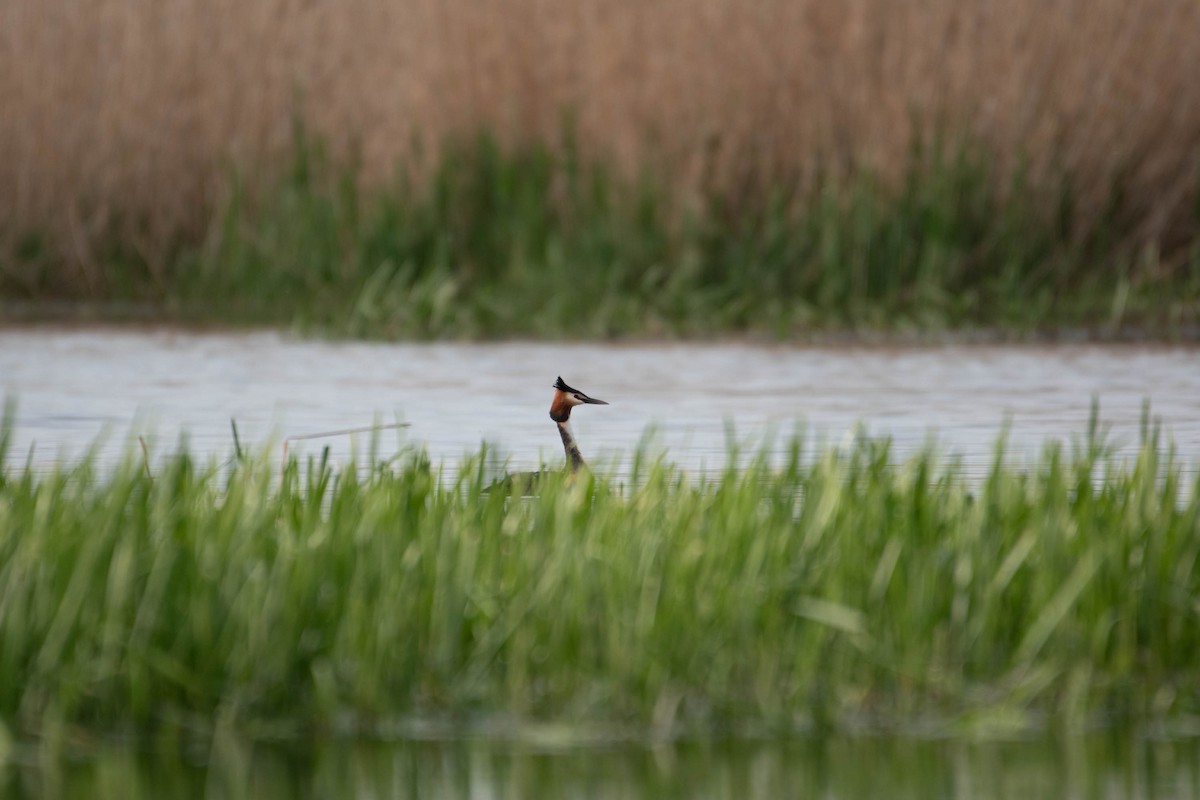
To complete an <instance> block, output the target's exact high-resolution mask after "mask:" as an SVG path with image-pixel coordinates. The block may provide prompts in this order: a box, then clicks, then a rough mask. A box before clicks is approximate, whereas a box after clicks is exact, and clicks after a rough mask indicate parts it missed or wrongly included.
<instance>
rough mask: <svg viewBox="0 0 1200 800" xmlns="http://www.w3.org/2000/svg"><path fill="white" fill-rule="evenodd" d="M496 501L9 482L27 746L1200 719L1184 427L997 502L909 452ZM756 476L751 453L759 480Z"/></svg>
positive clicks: (986, 482) (313, 485) (1007, 477)
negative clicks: (403, 729)
mask: <svg viewBox="0 0 1200 800" xmlns="http://www.w3.org/2000/svg"><path fill="white" fill-rule="evenodd" d="M803 451H804V445H803V443H802V442H801V441H800V440H798V439H796V440H792V441H790V442H788V443H787V448H786V449H785V452H784V455H783V457H782V458H780V456H779V455H778V454H776V455H775V456H774V457H768V455H767V454H765V453H760V454H758V455H757V456H754V457H750V458H749V459H747V458H739V459H738V460H739V461H740V462H741V465H740V466H738V467H731V468H729V469H728V470H727V471H725V472H724V473H723V474H717V475H712V476H708V477H700V476H689V475H686V474H684V473H682V472H681V471H680V470H679V469H678V468H676V467H674V466H672V465H671V464H669V463H667V462H665V461H663V460H661V459H655V458H651V457H649V456H647V455H645V454H644V453H643V454H639V456H638V457H637V458H636V459H635V460H634V466H633V468H632V470H631V473H630V474H629V475H628V476H626V477H625V478H624V479H623V481H622V485H620V486H618V485H615V484H614V483H613V482H611V481H610V480H608V479H606V478H605V477H603V476H602V475H597V476H586V475H585V476H582V477H580V478H579V479H577V480H574V481H567V480H564V479H561V478H560V479H552V480H550V481H548V482H547V483H546V484H545V485H544V487H543V489H542V492H541V494H540V496H538V497H532V498H523V499H522V498H509V497H505V496H502V495H500V494H487V493H483V492H482V491H481V490H482V489H483V487H484V486H486V484H487V483H488V481H489V480H490V479H491V477H492V474H491V470H490V468H489V467H488V463H489V461H488V458H487V456H486V454H485V453H480V454H478V455H476V456H475V457H472V458H468V459H466V460H464V461H463V462H462V463H461V464H459V465H458V466H457V469H456V470H454V471H453V477H451V475H450V473H443V472H442V470H441V469H440V468H438V467H436V466H434V465H432V464H430V463H429V461H428V459H427V458H426V457H425V456H423V455H422V454H420V453H407V454H401V455H399V456H397V457H396V458H394V459H392V460H386V461H384V460H380V461H378V463H376V464H375V465H374V466H373V467H371V468H369V469H360V470H356V469H350V468H346V469H340V470H335V469H333V468H331V467H330V466H329V465H327V464H325V463H322V462H321V461H318V460H309V461H308V462H307V463H304V464H301V463H298V462H297V461H295V460H291V461H289V462H288V463H287V464H286V467H285V469H284V472H283V474H282V476H281V475H280V471H279V469H278V465H272V464H271V463H270V459H269V458H268V457H267V456H266V454H263V455H258V456H255V455H250V454H246V453H242V454H241V456H240V457H238V458H236V459H235V460H234V462H233V464H232V467H230V466H229V465H228V464H227V465H225V466H224V467H222V466H220V465H216V464H205V463H201V462H199V461H197V460H196V459H195V458H193V457H191V456H190V455H188V453H187V452H183V451H181V452H177V453H175V454H173V455H172V456H170V457H169V458H168V459H166V460H165V461H164V462H163V465H162V466H161V468H159V469H158V470H157V471H156V474H154V475H153V476H150V475H149V474H148V470H147V469H146V468H145V465H144V464H143V463H142V461H141V457H140V453H139V454H138V455H137V456H134V455H131V456H130V458H129V459H128V460H127V461H126V462H125V463H124V464H123V465H122V466H120V467H118V468H116V469H113V470H100V469H98V468H97V466H96V465H95V464H94V463H93V462H92V461H90V460H88V459H84V460H82V461H80V462H79V463H76V464H73V465H67V466H63V467H61V468H58V469H56V470H54V471H52V472H49V473H46V472H38V471H34V470H32V469H30V468H27V467H25V468H22V467H20V466H13V465H8V466H5V467H4V468H3V471H2V472H0V722H2V723H3V724H4V725H5V726H7V727H9V729H10V731H12V733H13V734H14V735H17V736H24V735H27V734H36V733H38V732H44V731H46V730H61V728H62V726H63V725H66V726H71V727H78V728H82V729H86V730H99V731H113V730H118V731H137V732H153V731H158V732H160V733H161V732H164V731H166V732H170V731H176V732H178V731H190V730H200V731H208V730H211V729H212V727H213V726H214V725H217V724H225V725H227V726H230V727H231V729H237V730H241V731H243V732H249V733H250V734H251V735H267V736H281V735H282V736H304V735H310V734H312V733H316V732H321V731H331V730H336V731H347V730H349V731H358V732H380V731H387V730H395V726H396V725H403V724H405V721H409V722H410V723H411V721H414V720H416V721H420V720H440V721H442V722H447V721H448V722H450V723H452V724H465V725H468V726H469V725H471V724H475V723H479V722H480V721H483V722H485V723H486V722H487V721H489V720H491V721H494V720H506V721H510V722H513V721H515V722H518V723H519V722H520V721H522V720H526V721H539V720H540V721H547V720H553V721H555V722H556V723H562V724H564V725H578V726H584V727H586V726H599V727H600V728H601V729H609V730H618V731H624V732H626V733H628V732H629V731H634V732H641V734H642V735H656V736H663V735H665V736H671V735H678V734H682V733H721V734H724V733H731V732H732V733H746V732H754V731H757V732H764V731H776V732H790V731H795V730H811V729H814V728H815V729H825V728H834V729H856V728H859V727H862V726H868V727H871V728H876V727H880V728H884V729H897V730H913V729H916V730H924V731H926V732H928V731H929V730H958V731H962V730H979V731H987V732H995V731H1001V732H1011V731H1014V730H1027V729H1029V728H1035V727H1041V726H1044V725H1046V724H1047V723H1050V724H1054V725H1060V724H1061V725H1064V726H1067V727H1068V728H1072V729H1074V728H1085V727H1090V726H1094V725H1103V726H1107V725H1160V724H1170V723H1172V722H1173V721H1178V720H1184V721H1185V722H1186V720H1188V719H1194V718H1195V715H1196V714H1197V712H1198V711H1200V676H1198V675H1197V672H1196V670H1195V665H1196V663H1197V662H1198V661H1200V606H1197V601H1196V598H1197V596H1200V563H1198V558H1200V486H1197V485H1190V486H1189V485H1186V484H1185V479H1184V477H1183V476H1184V474H1185V473H1184V472H1183V471H1182V470H1181V465H1180V463H1179V461H1178V460H1177V459H1176V458H1175V457H1174V456H1173V454H1172V451H1171V449H1170V448H1169V447H1167V446H1166V445H1165V443H1164V442H1162V441H1159V439H1158V437H1157V435H1156V434H1154V433H1153V432H1152V431H1150V432H1148V433H1147V435H1146V441H1145V442H1144V444H1143V447H1142V448H1141V450H1140V452H1139V453H1138V454H1137V456H1136V458H1135V459H1132V460H1122V461H1117V460H1114V459H1113V458H1112V457H1111V456H1110V454H1109V453H1108V451H1107V449H1106V447H1105V445H1104V442H1103V439H1102V437H1101V436H1100V435H1099V434H1097V433H1094V432H1093V434H1091V435H1089V436H1088V437H1084V438H1081V439H1080V440H1079V441H1078V443H1077V444H1076V445H1075V446H1074V448H1073V449H1070V450H1064V449H1062V448H1058V447H1051V448H1049V449H1047V450H1046V451H1045V453H1044V455H1042V456H1041V457H1040V458H1039V459H1037V460H1036V461H1035V462H1034V463H1031V464H1029V465H1028V466H1024V467H1018V466H1014V465H1010V464H1007V463H1006V460H1005V459H1004V457H1003V454H1002V448H998V451H997V458H996V462H995V466H994V467H993V468H992V470H991V471H990V473H989V474H987V475H986V476H985V477H984V478H983V480H982V481H968V480H967V479H966V478H965V477H964V476H963V474H962V473H961V472H960V470H959V469H958V468H957V467H956V466H955V464H954V463H953V462H952V461H946V460H945V459H944V458H942V457H940V456H938V455H937V454H935V453H933V452H925V453H921V454H917V455H914V456H912V457H910V458H907V459H904V460H903V461H902V462H900V463H893V462H894V458H893V457H892V453H891V451H890V448H889V444H888V442H887V441H882V440H870V439H861V440H859V441H857V442H856V443H855V444H853V445H852V446H849V447H847V448H842V449H835V448H818V450H817V451H816V452H815V453H813V454H812V455H811V456H809V457H804V456H802V455H801V453H802V452H803ZM731 460H732V459H731Z"/></svg>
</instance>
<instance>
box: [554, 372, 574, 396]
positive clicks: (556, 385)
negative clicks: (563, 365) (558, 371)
mask: <svg viewBox="0 0 1200 800" xmlns="http://www.w3.org/2000/svg"><path fill="white" fill-rule="evenodd" d="M554 388H555V389H558V390H559V391H560V392H571V393H572V394H573V393H574V392H575V390H574V389H572V388H571V387H570V386H567V384H566V383H565V382H564V381H563V379H562V376H561V375H559V376H558V380H556V381H555V382H554Z"/></svg>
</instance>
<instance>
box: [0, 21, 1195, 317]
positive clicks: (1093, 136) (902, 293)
mask: <svg viewBox="0 0 1200 800" xmlns="http://www.w3.org/2000/svg"><path fill="white" fill-rule="evenodd" d="M1197 63H1200V4H1197V3H1194V2H1174V1H1168V0H1154V1H1153V2H1151V3H1149V4H1139V5H1136V6H1131V5H1129V4H1127V3H1121V2H1116V0H1057V1H1056V2H1052V3H1039V2H1035V1H1034V0H1011V1H1010V2H1005V3H996V2H983V1H978V2H968V3H959V2H953V0H933V2H927V3H921V4H915V5H910V4H899V5H898V4H893V3H887V2H885V1H884V0H848V1H847V2H843V3H837V4H829V3H822V2H819V1H818V0H764V1H763V2H755V3H739V2H735V0H699V1H696V0H689V2H682V1H681V0H664V1H663V2H657V3H653V4H646V3H640V2H637V0H607V2H594V0H583V1H582V2H578V3H572V4H567V5H563V4H556V3H551V2H545V1H544V0H508V1H507V2H503V3H499V2H484V3H479V2H470V1H469V0H446V1H444V2H433V1H432V0H404V2H384V1H383V0H348V2H344V3H338V4H333V3H312V2H298V1H297V0H263V2H258V3H254V4H243V3H238V2H232V0H213V1H212V2H205V3H201V2H198V0H178V2H173V3H170V4H163V3H154V2H149V1H148V0H138V1H136V2H124V1H121V2H118V0H96V2H93V3H88V4H85V5H83V6H76V5H74V4H65V3H42V4H21V3H12V4H6V6H5V8H4V9H3V10H0V98H2V102H3V107H4V109H5V114H4V115H3V119H2V120H0V186H3V187H4V191H0V309H4V310H7V312H8V314H6V316H11V315H18V314H19V315H23V316H35V317H36V316H62V315H77V314H81V313H82V314H94V315H99V316H103V317H111V316H118V317H119V316H129V315H133V316H140V317H146V316H149V317H153V318H166V319H177V320H186V321H201V322H219V323H271V324H280V323H283V324H295V325H299V326H302V327H311V328H315V329H318V330H321V331H324V332H329V333H334V334H338V335H365V336H381V337H400V336H416V337H427V336H468V337H480V336H505V335H536V336H562V335H569V336H575V337H609V336H620V335H650V336H663V335H709V334H714V333H727V332H743V331H745V332H752V333H757V334H762V335H768V336H779V337H794V336H803V335H806V334H808V333H810V332H813V331H823V330H830V329H843V330H844V329H883V330H891V331H896V330H904V329H916V330H931V329H932V330H938V329H944V328H947V327H963V326H966V327H979V326H987V327H995V328H999V329H1003V330H1007V331H1013V332H1016V333H1021V332H1027V331H1031V330H1048V329H1055V328H1061V327H1073V328H1082V329H1085V330H1088V331H1093V332H1098V333H1100V334H1102V335H1121V334H1124V333H1129V332H1132V333H1135V334H1138V333H1142V334H1144V333H1151V334H1153V335H1168V336H1188V335H1194V334H1195V332H1196V330H1197V325H1200V312H1198V311H1197V309H1198V308H1200V239H1198V236H1197V233H1198V230H1200V191H1198V189H1200V89H1198V88H1197V84H1196V81H1195V79H1194V78H1195V65H1196V64H1197Z"/></svg>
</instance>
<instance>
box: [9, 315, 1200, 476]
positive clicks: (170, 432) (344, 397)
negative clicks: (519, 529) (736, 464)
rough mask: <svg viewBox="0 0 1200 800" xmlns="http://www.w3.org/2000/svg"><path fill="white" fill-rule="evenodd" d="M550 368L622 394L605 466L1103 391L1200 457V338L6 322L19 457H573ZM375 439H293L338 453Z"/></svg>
mask: <svg viewBox="0 0 1200 800" xmlns="http://www.w3.org/2000/svg"><path fill="white" fill-rule="evenodd" d="M557 375H563V378H564V379H566V381H568V383H570V384H572V385H574V386H576V387H577V389H581V390H583V391H587V392H589V393H592V395H594V396H596V397H601V398H604V399H607V401H610V402H611V405H608V407H584V408H582V409H578V410H577V411H576V413H575V414H574V415H572V426H574V427H575V431H576V434H577V437H578V439H580V445H581V449H582V450H583V452H584V455H586V456H587V457H588V458H589V461H592V462H593V463H594V464H605V463H607V464H608V465H610V468H616V469H619V467H620V463H622V462H620V457H622V455H624V456H628V455H629V453H630V451H631V450H632V449H634V447H635V446H636V445H637V443H638V441H640V439H641V438H642V435H643V434H644V433H646V432H647V429H648V428H650V427H652V426H653V427H654V428H656V441H658V443H659V444H660V445H661V446H662V447H665V449H666V450H667V451H668V455H670V458H671V459H673V461H676V462H678V463H680V464H684V465H686V467H689V468H692V469H698V468H704V467H708V468H712V467H718V465H720V464H721V463H724V461H725V453H726V437H727V431H728V427H730V426H733V429H734V431H736V432H737V437H738V439H739V440H744V441H761V440H762V438H763V435H764V433H767V432H772V431H775V432H782V433H786V432H790V431H791V429H792V428H793V426H794V425H797V423H800V425H803V426H806V427H808V429H809V431H811V432H815V435H817V437H826V438H828V439H832V440H838V439H840V438H841V437H845V435H846V434H847V433H848V432H851V431H853V429H854V427H856V426H857V425H863V426H865V428H866V429H869V431H871V432H874V433H881V434H882V433H886V434H889V435H892V437H893V438H894V439H895V441H896V445H898V447H896V449H898V452H901V453H902V452H904V451H906V450H911V449H913V447H916V446H919V445H920V444H923V443H925V441H928V440H929V439H930V438H931V437H936V439H937V440H938V441H940V443H941V444H942V445H943V447H944V449H946V450H948V451H950V452H956V453H959V455H961V456H962V457H964V459H965V461H966V463H967V467H968V469H976V470H978V469H983V468H984V467H985V464H986V463H988V462H989V458H990V453H991V449H992V445H994V443H995V440H996V438H997V435H998V433H1000V432H1001V429H1002V426H1003V425H1004V423H1006V421H1007V422H1008V423H1009V425H1010V444H1012V450H1013V451H1014V452H1016V453H1031V452H1034V451H1037V450H1038V449H1039V447H1040V446H1042V444H1043V443H1044V441H1046V440H1048V439H1069V438H1070V437H1072V435H1075V434H1081V433H1082V432H1084V431H1085V429H1086V425H1087V419H1088V413H1090V407H1091V403H1092V399H1093V398H1096V399H1098V402H1099V404H1100V413H1102V417H1103V420H1104V421H1105V422H1106V423H1108V425H1110V426H1111V433H1112V439H1114V441H1115V443H1116V444H1117V445H1121V446H1124V447H1129V446H1133V445H1135V444H1136V443H1138V431H1139V423H1140V420H1141V414H1142V408H1144V403H1146V402H1148V403H1150V405H1151V410H1152V414H1153V415H1154V416H1156V417H1159V419H1160V420H1162V422H1163V423H1164V427H1165V428H1166V431H1168V433H1170V434H1171V437H1172V438H1174V440H1175V443H1176V444H1177V445H1178V447H1180V450H1181V455H1182V456H1183V458H1184V461H1187V462H1189V463H1193V464H1194V463H1195V461H1196V459H1198V457H1200V350H1198V349H1194V348H1165V347H1124V345H1120V347H1109V345H1105V347H1093V345H1078V347H1076V345H1072V347H972V345H962V347H931V348H866V347H863V348H859V347H830V348H821V347H784V345H776V347H770V345H750V344H640V345H614V344H541V343H498V344H457V343H452V344H446V343H436V344H380V343H329V342H313V341H301V339H294V338H289V337H287V336H283V335H278V333H270V332H257V333H192V332H180V331H163V330H151V331H142V330H136V331H128V330H112V329H96V330H56V329H24V330H7V331H0V391H2V392H5V393H7V395H10V396H14V397H16V398H17V399H18V402H19V411H18V420H17V431H16V443H14V452H13V453H12V457H13V458H23V457H24V456H25V455H26V453H29V452H30V450H32V452H34V458H35V461H36V462H40V463H47V462H49V461H52V459H55V458H61V457H66V458H70V457H72V456H74V455H78V453H80V452H83V451H84V450H85V449H86V447H88V446H89V445H90V444H92V443H95V441H96V440H97V438H98V437H101V434H102V433H106V432H107V433H108V438H107V440H106V443H104V444H103V445H102V446H101V447H100V457H101V459H102V461H104V459H108V461H112V459H115V458H118V456H119V453H120V452H121V450H122V447H125V446H127V444H128V441H127V434H128V433H130V432H131V431H133V432H151V433H152V434H154V439H156V441H157V450H158V451H160V452H162V451H163V450H168V449H169V447H170V446H173V445H174V441H175V439H176V438H178V437H179V435H180V434H181V433H186V435H187V438H188V440H190V441H191V445H192V447H193V449H196V450H199V451H202V452H206V453H212V455H215V456H218V457H220V456H224V455H227V453H228V452H230V450H232V446H233V440H232V434H230V419H235V420H236V422H238V427H239V429H240V432H241V437H242V439H244V440H245V441H252V443H266V441H269V440H271V439H272V438H275V439H276V440H277V439H278V438H281V437H289V435H296V434H307V433H316V432H324V431H331V429H340V428H346V427H354V426H364V425H371V423H372V422H396V421H406V422H409V423H410V426H412V427H410V428H408V429H407V431H403V432H385V433H383V434H380V437H382V445H383V447H384V450H390V449H394V447H395V446H397V445H401V444H419V445H424V446H426V447H427V449H428V450H430V452H431V455H432V456H433V458H434V459H436V461H442V459H446V461H449V462H455V461H456V459H457V458H458V457H460V456H462V455H463V453H464V452H468V451H473V450H475V449H478V447H479V445H480V443H482V441H488V443H492V444H494V445H497V446H498V449H499V451H500V452H503V453H505V455H508V456H509V457H510V459H511V462H510V463H511V464H512V467H514V468H527V467H534V465H536V464H538V463H539V462H540V461H542V459H545V461H547V462H551V463H557V462H560V459H562V447H560V444H559V440H558V435H557V432H556V431H554V428H553V425H552V423H551V421H550V420H548V417H547V409H548V403H550V396H551V384H552V383H553V380H554V378H556V377H557ZM367 439H368V437H366V435H359V437H335V438H330V439H319V440H312V441H307V443H296V444H295V446H296V447H304V449H305V450H307V451H308V452H314V451H319V449H320V447H323V446H325V445H329V446H331V447H332V450H334V451H335V455H338V456H343V455H346V453H348V452H349V450H350V446H352V443H355V441H356V444H358V445H359V446H365V443H366V440H367Z"/></svg>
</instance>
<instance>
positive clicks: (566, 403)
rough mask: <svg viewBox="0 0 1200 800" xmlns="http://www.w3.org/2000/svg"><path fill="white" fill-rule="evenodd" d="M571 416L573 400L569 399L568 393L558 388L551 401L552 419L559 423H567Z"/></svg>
mask: <svg viewBox="0 0 1200 800" xmlns="http://www.w3.org/2000/svg"><path fill="white" fill-rule="evenodd" d="M570 418H571V402H570V400H568V399H567V393H566V392H563V391H558V390H556V391H555V392H554V399H553V400H551V401H550V419H552V420H554V421H555V422H558V423H565V422H566V421H567V420H569V419H570Z"/></svg>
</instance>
